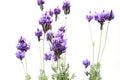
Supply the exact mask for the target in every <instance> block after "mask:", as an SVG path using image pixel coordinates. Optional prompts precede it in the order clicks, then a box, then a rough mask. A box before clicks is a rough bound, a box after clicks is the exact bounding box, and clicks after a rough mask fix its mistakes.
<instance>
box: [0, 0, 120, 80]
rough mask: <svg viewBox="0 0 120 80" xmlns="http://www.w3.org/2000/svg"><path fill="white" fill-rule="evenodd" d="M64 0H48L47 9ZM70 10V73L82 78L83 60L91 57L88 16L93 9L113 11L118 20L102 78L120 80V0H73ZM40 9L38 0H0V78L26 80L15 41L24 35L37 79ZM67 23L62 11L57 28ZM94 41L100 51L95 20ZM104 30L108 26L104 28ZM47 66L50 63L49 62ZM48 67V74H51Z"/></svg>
mask: <svg viewBox="0 0 120 80" xmlns="http://www.w3.org/2000/svg"><path fill="white" fill-rule="evenodd" d="M63 1H64V0H46V4H45V7H46V8H45V9H46V10H48V9H50V8H51V9H53V8H54V7H56V6H58V5H59V7H60V8H61V4H62V2H63ZM70 2H71V13H70V15H69V16H68V22H67V24H68V26H67V38H68V49H67V62H69V63H70V73H76V76H77V77H76V78H75V80H83V78H84V74H83V72H84V67H83V65H82V61H83V60H84V59H86V58H88V59H89V60H92V58H91V57H92V47H91V38H90V33H89V26H88V23H87V20H86V19H85V15H86V14H88V12H89V11H90V10H91V11H92V12H93V13H94V12H95V11H96V12H101V11H102V10H103V9H104V10H106V11H109V10H111V9H112V10H113V11H114V13H115V19H114V20H113V21H111V23H110V26H109V27H110V28H109V34H108V40H107V45H106V48H105V51H104V56H103V59H102V69H101V74H102V78H103V80H120V77H119V74H120V69H119V68H120V62H119V61H120V35H119V34H120V10H119V5H120V2H119V0H71V1H70ZM40 16H41V11H40V9H39V6H38V5H37V1H36V0H0V54H1V56H0V79H1V80H24V72H23V69H22V65H21V63H20V60H18V59H17V58H16V57H15V53H16V44H17V40H18V38H19V37H20V36H21V35H22V36H24V37H25V38H26V40H27V41H28V42H30V43H31V49H30V50H29V51H28V52H27V55H26V56H27V57H26V58H27V61H28V67H29V68H28V72H29V73H30V74H31V75H32V80H37V77H38V73H39V71H38V70H39V50H38V44H37V38H36V37H35V36H34V32H35V31H36V28H38V27H41V26H39V24H38V20H39V18H40ZM62 25H64V15H63V12H62V14H61V16H59V21H58V23H54V24H53V26H54V27H55V29H56V28H58V27H60V26H62ZM91 27H92V30H93V35H94V40H95V53H97V52H98V43H99V24H98V23H97V22H94V21H93V22H92V23H91ZM104 30H105V28H104ZM47 65H50V64H49V62H47ZM49 68H50V66H47V74H48V75H49Z"/></svg>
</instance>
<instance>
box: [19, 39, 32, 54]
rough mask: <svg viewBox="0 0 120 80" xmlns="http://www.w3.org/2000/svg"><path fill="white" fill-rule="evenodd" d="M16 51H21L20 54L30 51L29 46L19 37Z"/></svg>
mask: <svg viewBox="0 0 120 80" xmlns="http://www.w3.org/2000/svg"><path fill="white" fill-rule="evenodd" d="M17 49H18V50H20V51H22V52H26V51H27V50H29V49H30V44H27V43H26V41H25V39H24V38H23V37H21V38H20V39H19V40H18V44H17Z"/></svg>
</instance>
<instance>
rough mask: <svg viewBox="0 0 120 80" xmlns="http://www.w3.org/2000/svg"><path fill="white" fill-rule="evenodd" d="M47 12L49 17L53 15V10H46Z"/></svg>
mask: <svg viewBox="0 0 120 80" xmlns="http://www.w3.org/2000/svg"><path fill="white" fill-rule="evenodd" d="M48 13H49V15H50V16H51V17H52V16H53V11H52V10H51V9H50V10H49V11H48Z"/></svg>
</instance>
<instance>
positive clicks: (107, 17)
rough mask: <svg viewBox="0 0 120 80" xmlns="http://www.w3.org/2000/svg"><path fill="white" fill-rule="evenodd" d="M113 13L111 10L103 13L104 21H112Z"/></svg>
mask: <svg viewBox="0 0 120 80" xmlns="http://www.w3.org/2000/svg"><path fill="white" fill-rule="evenodd" d="M114 17H115V16H114V13H113V11H112V10H111V11H110V12H106V13H105V19H106V20H108V21H111V20H112V19H114Z"/></svg>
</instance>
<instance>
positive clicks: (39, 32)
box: [35, 29, 42, 41]
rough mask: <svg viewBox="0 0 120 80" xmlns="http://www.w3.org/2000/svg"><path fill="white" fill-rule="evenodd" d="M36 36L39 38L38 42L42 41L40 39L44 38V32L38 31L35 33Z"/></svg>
mask: <svg viewBox="0 0 120 80" xmlns="http://www.w3.org/2000/svg"><path fill="white" fill-rule="evenodd" d="M35 36H37V37H38V41H40V37H41V36H42V30H39V29H37V32H35Z"/></svg>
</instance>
